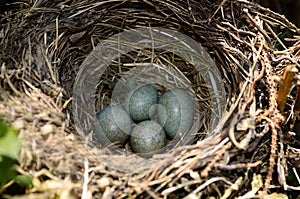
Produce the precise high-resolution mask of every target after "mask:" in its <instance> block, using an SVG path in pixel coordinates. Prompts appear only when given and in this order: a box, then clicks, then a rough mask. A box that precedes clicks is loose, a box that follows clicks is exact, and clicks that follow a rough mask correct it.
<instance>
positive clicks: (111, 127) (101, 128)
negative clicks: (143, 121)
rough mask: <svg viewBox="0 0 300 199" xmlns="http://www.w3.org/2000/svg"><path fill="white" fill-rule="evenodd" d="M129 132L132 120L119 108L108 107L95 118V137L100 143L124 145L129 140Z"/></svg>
mask: <svg viewBox="0 0 300 199" xmlns="http://www.w3.org/2000/svg"><path fill="white" fill-rule="evenodd" d="M131 130H132V120H131V119H130V117H129V115H128V113H127V112H126V111H125V110H124V109H123V108H121V107H119V106H108V107H106V108H104V109H103V110H101V111H100V113H99V114H98V116H97V122H96V131H95V135H96V137H97V138H98V140H99V141H100V142H102V143H103V142H104V143H105V144H110V143H120V144H123V145H124V144H125V143H126V142H127V141H128V140H129V137H130V134H131ZM109 142H110V143H109Z"/></svg>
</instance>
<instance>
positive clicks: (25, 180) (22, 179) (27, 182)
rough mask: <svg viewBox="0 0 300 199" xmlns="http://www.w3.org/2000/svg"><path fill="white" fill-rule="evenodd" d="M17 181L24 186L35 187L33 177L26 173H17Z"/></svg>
mask: <svg viewBox="0 0 300 199" xmlns="http://www.w3.org/2000/svg"><path fill="white" fill-rule="evenodd" d="M15 181H16V182H17V183H18V184H19V185H21V186H24V187H27V188H32V187H33V183H32V178H31V177H29V176H26V175H17V176H16V177H15Z"/></svg>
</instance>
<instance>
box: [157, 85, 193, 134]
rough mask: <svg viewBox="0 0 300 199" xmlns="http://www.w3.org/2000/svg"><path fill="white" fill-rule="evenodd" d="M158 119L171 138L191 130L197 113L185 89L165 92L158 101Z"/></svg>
mask: <svg viewBox="0 0 300 199" xmlns="http://www.w3.org/2000/svg"><path fill="white" fill-rule="evenodd" d="M158 104H159V106H158V108H157V117H158V121H159V123H160V124H161V125H162V126H163V128H164V130H165V131H166V133H167V134H168V136H169V137H170V138H172V139H173V138H174V137H175V136H176V135H177V134H178V133H185V132H187V131H189V130H190V128H191V127H192V124H193V118H194V113H195V108H194V103H193V99H192V97H191V96H190V95H189V94H188V93H187V92H186V91H185V90H183V89H180V88H174V89H171V90H169V91H167V92H165V93H164V94H163V95H162V96H161V97H160V99H159V101H158Z"/></svg>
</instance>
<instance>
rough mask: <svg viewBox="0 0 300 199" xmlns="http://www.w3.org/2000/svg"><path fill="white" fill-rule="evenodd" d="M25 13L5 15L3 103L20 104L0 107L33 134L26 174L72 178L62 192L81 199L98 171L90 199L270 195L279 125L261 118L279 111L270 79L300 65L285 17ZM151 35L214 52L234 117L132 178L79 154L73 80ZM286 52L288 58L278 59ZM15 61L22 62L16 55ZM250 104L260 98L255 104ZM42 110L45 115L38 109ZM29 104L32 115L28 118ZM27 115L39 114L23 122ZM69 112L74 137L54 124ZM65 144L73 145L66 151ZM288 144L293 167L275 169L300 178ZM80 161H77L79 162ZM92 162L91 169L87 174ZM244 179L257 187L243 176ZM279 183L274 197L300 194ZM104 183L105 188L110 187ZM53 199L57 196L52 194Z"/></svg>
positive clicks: (81, 6) (145, 9)
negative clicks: (97, 53) (107, 44)
mask: <svg viewBox="0 0 300 199" xmlns="http://www.w3.org/2000/svg"><path fill="white" fill-rule="evenodd" d="M28 5H32V4H28ZM27 8H28V10H26V9H25V10H23V12H19V13H15V14H13V15H11V16H9V15H6V17H5V18H3V19H2V21H1V24H2V26H3V29H4V30H5V31H3V34H2V37H1V45H2V46H3V48H2V49H5V51H4V50H2V51H1V60H2V63H1V74H2V76H1V82H0V83H1V88H2V89H1V94H2V93H4V94H5V93H11V95H12V97H3V96H5V95H1V101H3V102H4V103H3V104H2V106H3V107H2V109H1V110H4V111H2V112H1V115H3V116H4V117H5V118H7V120H9V121H13V120H17V119H21V120H22V121H25V124H26V126H28V127H32V129H30V130H28V129H26V128H24V127H23V128H21V129H22V130H21V133H22V134H23V135H24V143H25V146H27V147H25V148H24V149H23V155H24V158H23V159H25V160H27V161H26V163H25V162H23V163H21V167H22V168H23V169H24V170H25V171H26V172H29V173H32V172H31V171H32V170H33V171H34V170H41V169H42V168H47V169H48V170H49V171H51V172H52V173H54V174H55V175H57V176H59V177H60V178H61V179H57V178H55V177H53V176H50V177H49V175H48V178H50V180H54V179H55V180H56V181H57V182H59V183H60V184H62V185H63V184H64V183H65V182H64V180H62V179H64V177H65V176H71V177H72V179H73V182H71V186H68V187H69V188H68V189H63V188H62V189H61V190H64V191H69V192H70V193H73V194H75V195H77V196H78V195H80V194H81V193H82V192H81V191H82V190H81V188H80V186H77V185H76V182H78V181H79V182H80V180H82V181H83V182H82V181H81V182H82V183H83V184H84V182H85V181H84V178H83V177H84V174H85V173H84V172H83V171H84V170H87V169H88V168H90V171H91V172H90V173H89V177H90V183H89V189H88V192H89V193H90V194H91V195H93V196H94V197H100V196H101V195H105V194H108V195H109V194H111V195H113V196H114V197H116V198H123V197H126V196H129V197H146V196H148V197H163V196H175V195H176V196H177V197H182V196H186V195H188V194H189V196H190V197H191V196H197V197H201V196H202V197H205V196H209V195H211V196H216V197H221V196H222V195H223V194H225V191H230V192H231V193H232V192H234V190H233V189H231V188H228V187H229V186H232V185H237V186H238V187H239V188H238V194H239V195H241V196H242V195H244V194H246V193H247V192H248V191H250V190H251V189H252V190H253V189H254V188H253V187H250V183H249V181H250V180H252V181H253V182H256V181H257V182H261V181H260V178H259V177H257V175H256V174H260V175H259V176H263V179H262V180H263V181H264V182H265V184H264V187H262V186H261V187H259V188H258V189H264V190H268V189H269V187H268V186H269V185H268V184H270V182H268V179H269V180H270V177H269V176H270V175H269V174H267V173H264V172H263V171H261V169H260V168H262V167H265V166H268V164H267V165H264V164H263V163H262V162H269V161H270V162H271V160H269V156H271V155H270V154H272V152H271V148H272V146H271V145H267V146H266V145H265V143H269V142H270V139H271V138H270V136H269V130H268V129H266V128H264V126H266V124H268V123H269V122H270V120H269V119H271V120H272V118H271V116H267V118H268V117H269V119H267V118H264V119H263V117H262V118H260V119H259V115H256V114H255V111H258V112H260V111H262V110H266V109H269V108H270V107H271V106H274V104H270V98H271V97H272V96H271V94H272V92H274V91H272V89H270V84H269V83H268V81H270V79H268V76H269V75H278V76H281V75H282V74H283V72H284V71H285V69H286V65H288V64H296V65H297V62H298V49H299V41H298V40H297V39H290V40H289V41H286V42H284V43H282V41H281V40H280V39H279V38H278V36H277V34H276V33H277V32H280V31H281V30H282V31H287V33H288V34H290V35H291V36H292V35H295V34H296V33H297V31H298V29H297V28H296V27H295V26H294V25H293V24H292V23H290V22H289V21H287V20H286V19H285V18H284V17H283V16H281V15H279V14H277V13H274V12H272V11H270V10H268V9H265V8H263V7H260V6H258V5H256V4H254V3H251V2H248V1H235V2H219V3H211V2H210V1H205V0H203V1H197V2H196V1H190V2H185V1H177V2H176V3H172V2H169V1H146V2H139V1H115V2H106V1H103V2H93V1H82V2H76V1H68V2H61V3H57V2H48V1H38V2H36V4H33V5H32V6H31V7H27ZM20 19H22V20H20ZM144 26H146V27H148V26H151V27H153V26H158V27H159V26H163V27H167V28H171V29H175V30H178V31H180V32H183V33H185V34H187V35H189V36H191V37H192V38H194V39H196V40H197V41H199V42H200V43H201V44H202V45H203V46H204V47H205V48H206V49H208V51H209V53H210V55H211V56H212V58H213V59H214V61H215V62H216V63H217V66H218V67H219V71H221V74H222V76H223V80H224V84H225V86H226V91H227V96H228V97H227V102H228V106H227V111H228V112H227V114H226V115H225V116H224V118H223V120H222V121H221V123H222V126H224V128H216V129H215V130H214V131H215V132H217V133H218V135H219V137H218V138H214V137H209V136H208V137H207V138H206V139H205V140H200V141H199V142H197V143H195V144H193V145H187V146H183V147H179V148H178V149H176V150H174V151H173V152H172V153H171V154H165V155H161V156H159V157H158V159H163V160H164V161H163V162H162V164H159V165H153V168H152V169H151V170H148V169H145V170H144V172H142V173H140V174H138V175H131V174H129V175H126V173H118V172H116V171H114V170H110V169H109V168H106V167H105V166H99V165H98V163H97V161H96V160H95V159H94V158H93V157H92V156H90V155H89V153H88V152H87V151H85V149H84V148H83V147H82V148H81V147H75V148H74V143H77V144H76V146H80V142H79V140H78V138H75V136H74V134H72V133H70V132H69V131H70V130H73V131H74V129H73V128H72V123H73V121H72V120H71V119H70V118H72V111H71V108H70V103H69V101H68V100H69V97H70V96H72V85H73V84H74V79H75V78H74V77H75V76H76V73H77V71H78V69H79V66H80V64H81V63H82V61H83V59H84V58H85V57H86V56H87V54H88V53H89V52H90V51H91V50H92V49H93V48H94V47H95V46H96V45H97V44H98V43H99V42H100V41H101V40H104V39H106V38H108V37H110V36H111V35H113V34H115V33H118V32H120V31H121V30H123V29H129V28H134V27H144ZM264 28H265V29H264ZM275 32H276V33H275ZM16 38H17V39H16ZM16 41H17V42H16ZM262 44H263V45H262ZM278 46H280V48H283V50H278ZM17 54H19V55H22V56H16V55H17ZM264 61H265V62H267V61H269V62H270V63H271V64H272V65H273V66H276V67H273V68H274V69H273V70H271V71H267V72H266V71H265V68H268V65H264ZM254 63H255V64H254ZM297 68H299V67H298V65H297ZM261 74H262V75H261ZM266 74H267V75H266ZM108 79H110V78H109V77H108ZM249 80H250V81H249ZM59 85H62V87H60V86H59ZM62 88H63V89H62ZM273 89H274V88H273ZM253 92H254V93H253ZM33 95H37V98H32V96H33ZM45 95H46V96H47V97H46V96H45ZM252 96H255V98H253V97H252ZM295 98H296V94H294V95H292V96H290V100H291V101H294V100H295ZM249 99H252V100H253V99H255V103H254V102H253V101H251V100H249ZM34 103H36V104H43V106H34V105H33V104H34ZM273 103H274V102H273ZM24 104H27V105H26V106H25V107H30V108H29V109H26V110H24ZM53 104H54V105H55V106H56V107H57V108H56V109H54V110H56V111H54V113H53V109H51V108H52V106H53ZM250 105H251V106H250ZM33 106H34V107H35V108H34V109H33V108H32V107H33ZM49 107H50V109H49ZM253 107H254V108H253ZM28 110H30V111H29V112H30V113H32V115H26V114H25V115H24V114H23V113H24V112H26V111H28ZM33 110H36V112H35V111H33ZM40 112H45V113H47V114H45V115H47V117H43V119H41V115H39V114H40ZM61 112H65V113H66V120H67V124H68V123H69V124H70V125H71V126H68V128H65V124H64V123H62V122H55V121H56V120H55V121H54V120H53V119H52V118H51V117H52V115H54V117H55V116H56V115H59V118H60V119H58V121H64V120H65V118H64V117H63V116H61V115H60V114H61ZM50 116H51V117H50ZM253 117H254V118H256V119H257V120H256V125H255V130H256V135H261V136H262V138H260V137H259V136H256V137H254V138H252V139H250V140H249V142H248V143H247V142H246V145H245V146H247V147H246V149H243V146H242V145H241V143H239V142H238V141H234V140H235V139H236V140H240V139H242V140H244V141H247V139H245V138H247V135H249V134H247V132H248V131H247V130H249V129H251V128H252V127H251V125H253V123H251V118H253ZM28 118H34V119H33V120H32V119H28ZM249 118H250V119H249ZM289 121H290V120H289ZM249 122H250V123H249ZM45 123H47V124H50V125H53V126H54V129H55V130H53V131H45V132H44V134H39V133H33V132H41V131H42V130H41V128H40V127H41V126H44V124H45ZM21 126H22V125H21ZM281 126H282V129H284V128H287V127H286V124H285V125H284V124H281ZM45 129H47V128H45ZM62 132H63V133H62ZM232 132H233V134H232ZM232 135H233V137H232ZM65 136H67V138H65ZM228 137H229V138H230V141H229V138H228ZM66 139H67V140H69V141H68V142H62V140H64V141H66ZM272 139H274V137H272ZM282 139H283V138H280V139H279V140H277V141H276V140H275V141H276V142H277V143H278V145H279V146H281V145H283V146H284V148H280V147H279V148H278V151H279V152H280V153H281V154H282V153H283V151H284V150H286V151H285V153H286V154H289V155H288V156H283V159H282V157H281V158H280V159H278V161H279V160H281V161H283V160H287V161H289V162H290V163H291V164H289V165H287V164H284V163H281V162H280V161H279V162H278V164H277V165H276V166H277V168H282V166H283V167H286V168H290V169H293V168H296V169H297V168H298V167H297V164H296V163H295V162H297V160H299V152H297V147H298V145H297V144H295V143H286V142H284V141H283V140H282ZM53 140H56V141H53ZM53 142H54V143H53ZM56 142H59V143H60V145H57V144H56ZM34 143H38V145H36V144H34ZM56 145H57V146H61V148H59V147H57V146H56ZM41 146H43V147H41ZM66 149H68V150H66ZM64 151H65V152H64ZM67 152H68V153H67ZM74 154H76V158H75V157H73V156H72V155H74ZM79 154H82V155H79ZM28 157H32V158H28ZM85 157H87V159H85ZM229 157H230V158H229ZM51 158H52V159H51ZM297 158H298V159H297ZM84 159H85V160H84ZM106 161H107V160H106ZM84 162H88V166H86V164H83V163H84ZM125 162H126V161H125ZM137 162H138V161H137ZM146 164H147V163H146ZM58 165H59V166H58ZM140 167H143V165H140ZM272 167H274V164H273V163H270V165H269V168H270V169H269V170H268V172H269V173H273V172H274V170H273V171H272V170H271V169H272ZM59 168H69V169H68V170H64V169H59ZM145 168H147V167H145ZM235 170H238V172H235ZM220 171H221V172H220ZM246 171H247V172H246ZM245 172H246V173H247V175H248V178H249V181H248V180H247V178H246V177H245V176H244V173H245ZM284 172H287V170H284ZM74 173H76V174H74ZM275 173H276V171H275ZM32 175H34V174H32ZM46 175H47V174H45V173H44V174H40V175H36V178H37V179H42V178H41V176H46ZM277 176H278V177H277V179H276V178H273V180H272V184H276V185H280V186H281V187H285V188H282V189H280V188H279V189H271V190H270V191H271V192H280V191H283V190H284V189H288V190H294V189H297V187H296V185H297V184H296V185H295V187H296V188H293V186H291V185H287V184H286V183H287V182H286V180H284V179H285V176H284V174H282V173H277ZM241 178H242V180H240V179H241ZM103 179H104V180H103ZM105 179H106V180H107V181H106V184H105V183H104V184H105V185H106V186H103V181H105ZM66 182H69V181H67V180H66ZM96 187H102V189H101V190H99V189H97V188H96ZM46 192H50V193H51V192H54V193H56V192H55V191H53V190H47V191H46ZM33 193H34V191H33ZM235 193H236V192H235ZM256 193H257V192H256ZM56 194H58V195H59V194H60V193H56ZM236 194H237V193H236ZM265 194H266V193H265ZM233 195H235V194H233Z"/></svg>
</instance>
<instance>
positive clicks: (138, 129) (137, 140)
mask: <svg viewBox="0 0 300 199" xmlns="http://www.w3.org/2000/svg"><path fill="white" fill-rule="evenodd" d="M166 141H167V139H166V134H165V131H164V130H163V128H162V126H160V125H159V124H158V123H157V122H155V121H150V120H146V121H143V122H140V123H138V124H137V125H136V126H135V127H134V128H133V130H132V134H131V138H130V145H131V148H132V150H133V151H134V152H136V153H139V154H141V155H143V156H148V155H152V154H153V153H155V152H159V151H160V150H162V149H163V147H165V146H166Z"/></svg>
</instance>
